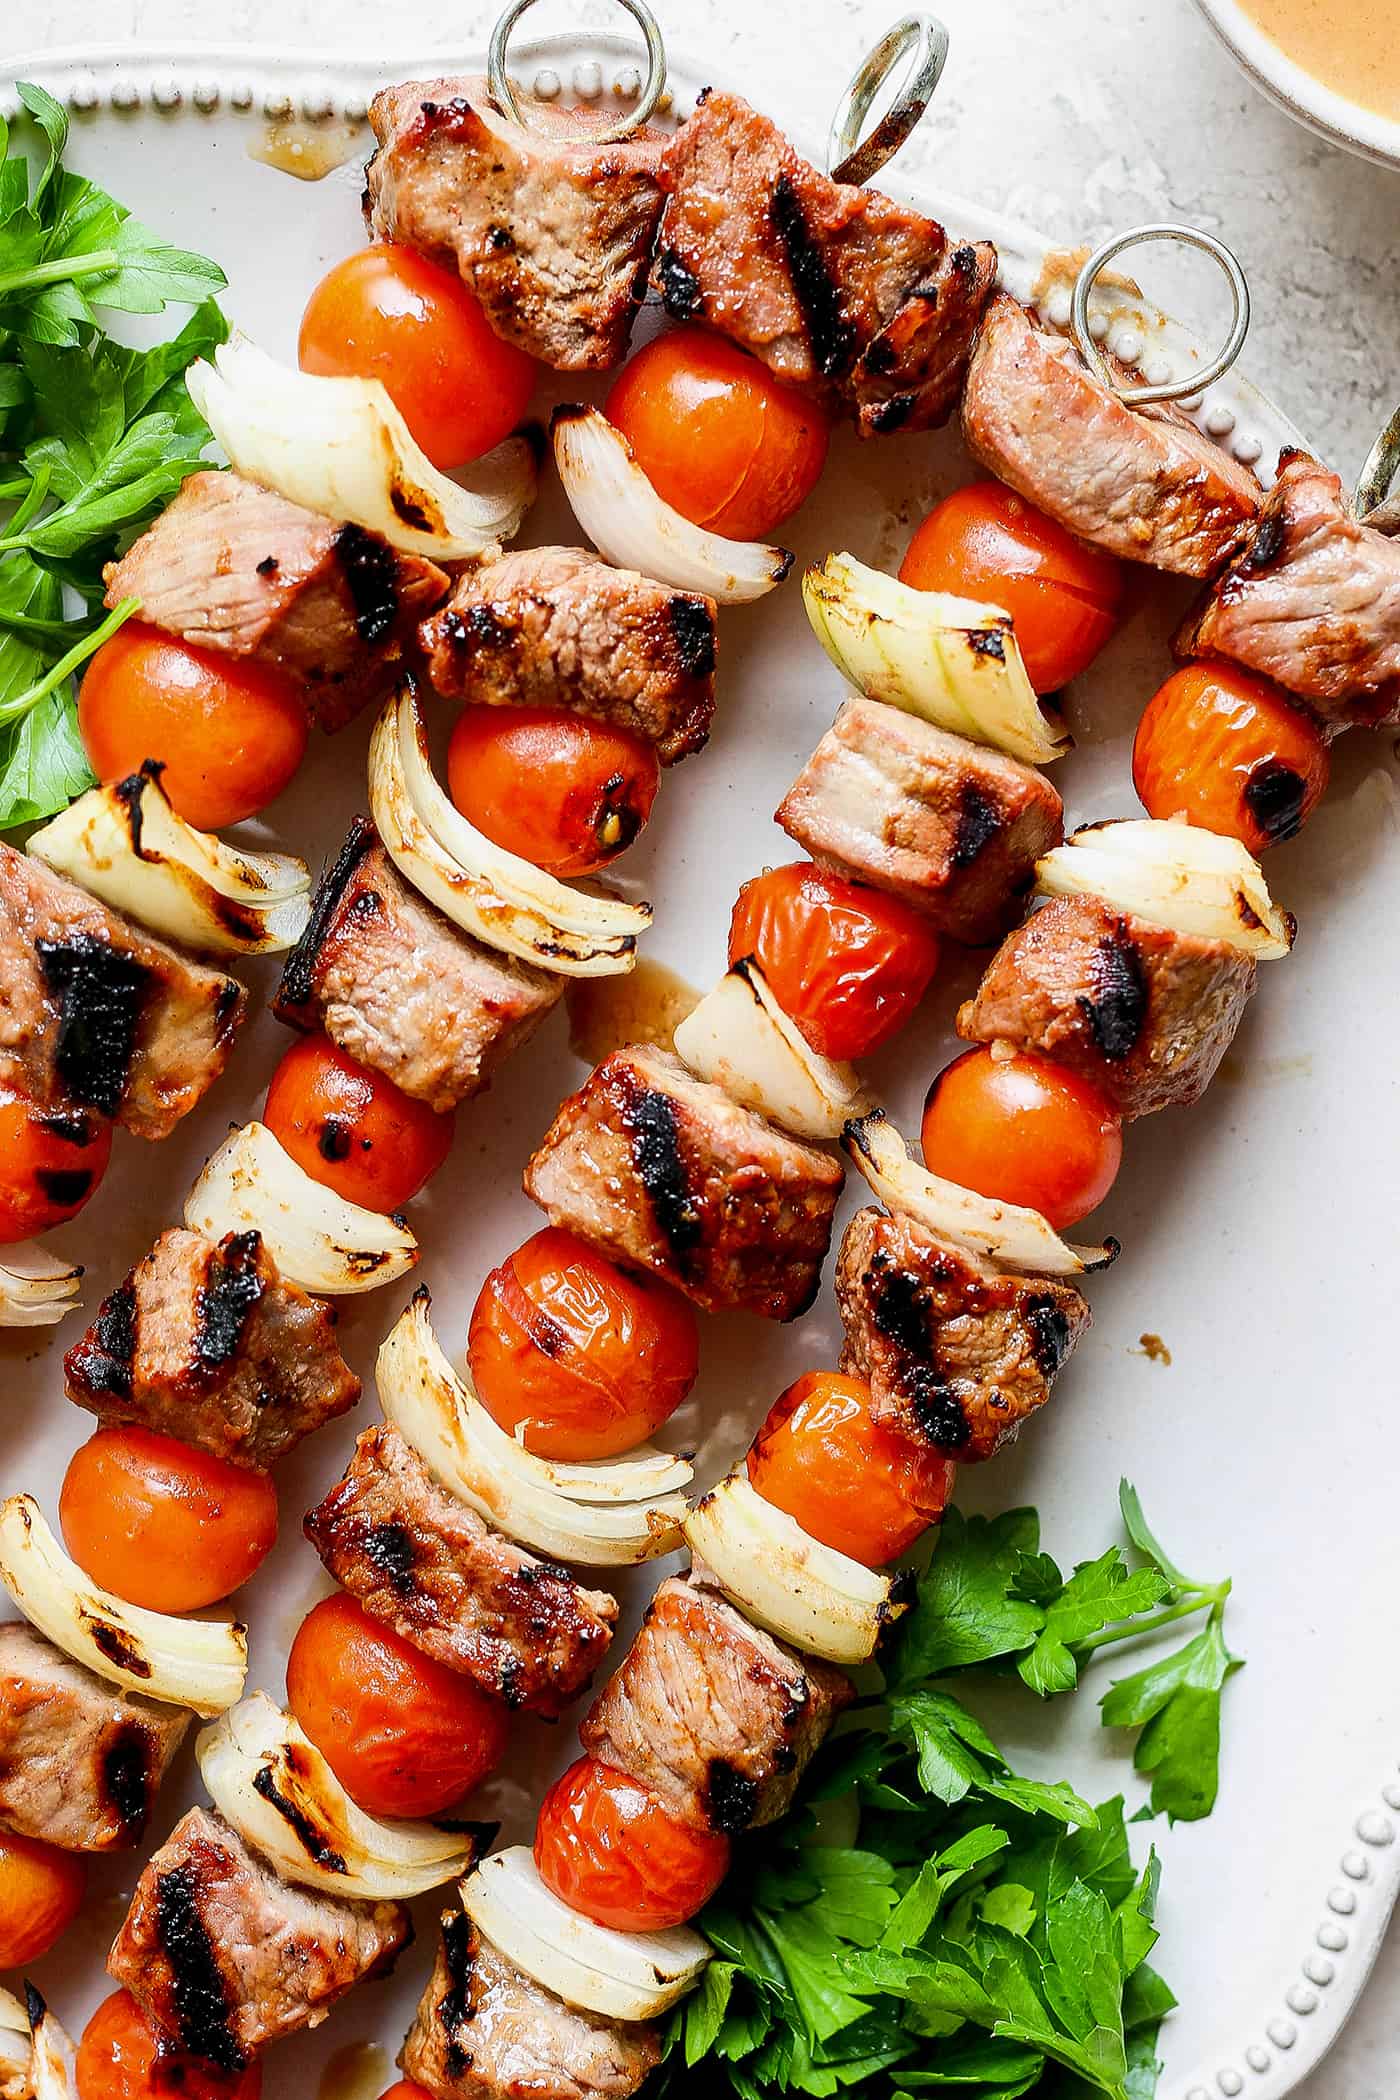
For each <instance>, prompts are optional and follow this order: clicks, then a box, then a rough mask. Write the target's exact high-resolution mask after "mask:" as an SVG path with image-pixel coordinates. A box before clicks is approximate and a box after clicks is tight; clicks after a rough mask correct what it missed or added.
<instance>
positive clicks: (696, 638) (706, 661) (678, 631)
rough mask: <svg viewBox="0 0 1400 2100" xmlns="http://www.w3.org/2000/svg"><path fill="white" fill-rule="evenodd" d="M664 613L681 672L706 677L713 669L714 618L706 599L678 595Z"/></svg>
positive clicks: (690, 675)
mask: <svg viewBox="0 0 1400 2100" xmlns="http://www.w3.org/2000/svg"><path fill="white" fill-rule="evenodd" d="M666 612H667V617H668V619H669V620H670V623H671V633H672V636H673V637H674V639H675V644H676V654H677V656H678V658H679V659H680V667H681V669H682V670H683V671H684V672H685V674H686V676H687V677H688V678H708V677H709V676H710V674H711V673H712V671H713V670H714V668H715V619H714V614H713V612H712V611H711V609H710V603H709V600H708V599H705V598H696V597H693V596H683V595H680V594H678V595H677V596H676V597H674V598H673V599H672V600H671V602H670V604H669V605H668V606H667V608H666Z"/></svg>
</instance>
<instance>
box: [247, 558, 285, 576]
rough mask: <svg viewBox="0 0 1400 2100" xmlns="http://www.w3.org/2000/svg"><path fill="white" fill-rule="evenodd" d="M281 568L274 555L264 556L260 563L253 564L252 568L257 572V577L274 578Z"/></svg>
mask: <svg viewBox="0 0 1400 2100" xmlns="http://www.w3.org/2000/svg"><path fill="white" fill-rule="evenodd" d="M281 566H282V564H281V562H280V561H278V559H277V556H276V555H275V554H265V555H264V556H263V558H262V560H261V561H259V562H254V564H253V567H254V568H255V569H256V570H257V572H258V574H259V576H275V575H276V574H277V573H278V571H279V570H280V568H281Z"/></svg>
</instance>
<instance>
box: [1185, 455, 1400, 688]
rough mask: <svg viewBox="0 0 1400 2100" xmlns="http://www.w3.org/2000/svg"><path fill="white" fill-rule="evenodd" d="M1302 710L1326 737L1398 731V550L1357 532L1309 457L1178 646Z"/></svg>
mask: <svg viewBox="0 0 1400 2100" xmlns="http://www.w3.org/2000/svg"><path fill="white" fill-rule="evenodd" d="M1174 646H1175V648H1176V653H1177V655H1178V656H1181V657H1188V656H1227V657H1229V658H1230V659H1231V660H1232V662H1234V663H1237V664H1243V665H1244V666H1245V667H1246V669H1248V670H1250V671H1257V672H1259V673H1260V674H1261V675H1262V676H1263V677H1265V678H1273V679H1276V680H1277V682H1278V683H1279V684H1280V685H1281V686H1286V687H1287V689H1288V691H1289V692H1290V693H1296V694H1298V696H1299V697H1300V698H1301V699H1303V700H1305V701H1306V702H1307V704H1308V706H1309V707H1310V708H1311V709H1312V711H1313V713H1314V714H1316V715H1320V716H1321V718H1322V720H1323V721H1324V722H1326V723H1328V724H1329V725H1330V726H1331V727H1332V728H1334V729H1348V728H1351V727H1352V726H1353V725H1354V724H1361V725H1363V726H1366V727H1382V726H1390V727H1393V726H1394V725H1395V724H1396V723H1397V722H1400V540H1395V539H1390V538H1388V537H1387V536H1386V534H1385V533H1383V532H1377V531H1375V530H1374V529H1372V528H1370V527H1368V526H1365V525H1361V524H1358V523H1357V520H1356V518H1355V516H1354V515H1353V513H1352V511H1351V508H1350V505H1349V504H1348V503H1347V500H1346V497H1345V496H1344V495H1343V494H1342V484H1341V482H1340V481H1339V480H1338V478H1337V476H1336V475H1335V474H1333V473H1330V472H1329V471H1328V469H1327V468H1326V467H1323V466H1319V465H1318V462H1317V461H1316V460H1315V459H1310V458H1309V457H1308V455H1307V454H1306V453H1305V452H1293V453H1287V454H1285V455H1284V458H1283V460H1282V461H1281V462H1280V465H1279V475H1278V479H1277V481H1276V482H1275V483H1274V485H1273V487H1272V488H1271V489H1270V491H1269V493H1268V495H1267V496H1266V497H1265V499H1264V507H1263V509H1262V510H1261V511H1260V513H1259V517H1258V520H1257V522H1256V524H1255V526H1254V529H1253V531H1252V532H1251V533H1250V536H1249V538H1248V540H1247V541H1246V542H1245V544H1244V546H1243V547H1242V548H1241V550H1240V552H1239V553H1238V554H1237V555H1236V557H1235V559H1234V561H1233V562H1232V564H1231V566H1230V568H1229V569H1228V570H1227V571H1226V573H1225V575H1224V576H1222V577H1221V578H1220V580H1219V582H1218V583H1217V584H1216V586H1215V589H1214V590H1213V592H1212V593H1211V595H1210V597H1209V598H1208V599H1207V600H1206V602H1205V604H1204V605H1203V606H1201V607H1200V608H1199V609H1198V610H1197V611H1196V612H1195V613H1193V614H1192V616H1191V618H1190V619H1189V620H1188V621H1187V622H1186V624H1185V626H1184V627H1183V628H1182V629H1181V631H1180V632H1179V633H1178V635H1177V636H1176V640H1175V645H1174Z"/></svg>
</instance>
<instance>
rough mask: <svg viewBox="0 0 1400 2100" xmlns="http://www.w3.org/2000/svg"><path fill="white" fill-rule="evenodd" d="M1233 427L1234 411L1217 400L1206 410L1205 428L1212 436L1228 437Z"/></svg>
mask: <svg viewBox="0 0 1400 2100" xmlns="http://www.w3.org/2000/svg"><path fill="white" fill-rule="evenodd" d="M1234 427H1235V411H1234V410H1233V408H1227V407H1226V406H1225V404H1224V402H1223V401H1217V402H1214V403H1213V404H1212V406H1211V407H1210V408H1208V409H1207V410H1206V429H1207V430H1208V431H1209V432H1210V434H1211V436H1212V437H1213V438H1223V437H1228V436H1229V435H1230V432H1231V431H1232V430H1233V429H1234Z"/></svg>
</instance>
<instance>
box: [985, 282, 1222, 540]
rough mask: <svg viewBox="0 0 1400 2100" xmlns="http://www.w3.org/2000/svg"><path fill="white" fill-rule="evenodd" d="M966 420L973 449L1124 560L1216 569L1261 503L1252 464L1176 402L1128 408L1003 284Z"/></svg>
mask: <svg viewBox="0 0 1400 2100" xmlns="http://www.w3.org/2000/svg"><path fill="white" fill-rule="evenodd" d="M962 423H963V435H964V437H965V438H966V440H967V445H968V450H969V451H970V452H971V453H972V455H973V457H974V459H977V460H980V461H981V463H982V465H983V466H984V467H989V468H990V469H991V471H992V472H993V473H994V474H995V475H996V476H997V477H998V478H999V479H1000V480H1002V481H1004V482H1006V483H1008V485H1009V486H1010V487H1011V488H1013V489H1015V490H1016V492H1017V493H1018V495H1022V496H1024V497H1025V498H1026V500H1027V501H1028V502H1030V503H1033V504H1034V505H1035V506H1036V508H1037V509H1038V510H1043V511H1045V512H1046V513H1047V514H1048V515H1049V516H1050V517H1052V518H1057V519H1058V520H1059V522H1060V524H1061V525H1063V526H1064V527H1065V528H1066V529H1067V530H1068V531H1070V532H1073V533H1076V534H1078V536H1079V538H1080V539H1082V540H1090V541H1092V543H1093V545H1094V546H1096V547H1102V548H1104V549H1105V550H1106V552H1108V553H1110V554H1117V555H1120V556H1121V557H1122V558H1123V559H1124V560H1125V561H1140V562H1148V563H1150V565H1151V566H1152V567H1153V568H1155V569H1169V570H1171V571H1173V572H1174V573H1175V574H1177V575H1180V576H1213V575H1214V574H1215V571H1216V570H1217V569H1218V568H1220V567H1221V565H1222V564H1223V563H1224V562H1226V561H1228V559H1229V557H1230V555H1231V554H1232V553H1233V552H1234V550H1235V548H1236V547H1237V546H1238V545H1239V543H1240V541H1241V539H1242V538H1243V537H1244V535H1245V533H1246V532H1247V531H1248V529H1249V526H1250V524H1251V522H1252V520H1253V518H1254V516H1255V513H1256V512H1257V510H1258V508H1259V503H1260V499H1261V494H1262V492H1261V490H1260V487H1259V483H1258V481H1257V480H1256V479H1255V477H1254V475H1253V474H1252V473H1251V472H1250V470H1249V468H1248V467H1243V466H1241V465H1240V464H1239V462H1238V461H1237V460H1234V459H1232V458H1231V457H1230V455H1229V453H1228V452H1226V451H1225V450H1224V449H1223V448H1222V447H1221V446H1220V445H1217V444H1216V443H1215V441H1214V439H1212V438H1208V437H1206V436H1205V435H1204V434H1203V433H1202V432H1201V431H1199V430H1198V429H1197V428H1196V426H1195V424H1194V423H1192V422H1191V421H1190V420H1189V418H1188V417H1187V416H1186V415H1185V414H1184V413H1183V412H1182V411H1181V410H1180V409H1178V408H1176V407H1175V406H1174V405H1173V404H1172V403H1170V402H1160V403H1155V404H1153V405H1151V406H1149V407H1146V408H1140V409H1138V408H1129V407H1127V406H1126V405H1125V404H1124V403H1123V402H1122V401H1120V400H1119V399H1118V397H1117V395H1116V394H1114V393H1112V392H1111V391H1110V390H1109V388H1108V387H1106V386H1104V385H1103V384H1102V383H1101V382H1100V381H1099V380H1097V379H1095V378H1094V377H1093V376H1092V375H1091V374H1090V373H1089V372H1087V371H1086V370H1085V368H1084V366H1083V364H1082V363H1081V362H1080V360H1079V356H1078V354H1077V352H1076V351H1075V349H1074V346H1073V344H1071V343H1069V342H1068V341H1066V340H1065V338H1064V337H1062V336H1057V335H1049V334H1047V333H1046V332H1045V331H1044V330H1042V329H1039V328H1037V327H1036V326H1035V324H1034V322H1033V321H1032V320H1031V318H1030V315H1029V314H1028V313H1027V312H1026V310H1025V308H1024V307H1023V306H1020V305H1018V304H1017V302H1016V300H1014V299H1012V298H1010V297H1008V295H1007V294H1006V293H1004V292H1002V293H999V294H998V296H997V297H996V298H995V299H994V300H993V301H992V303H991V305H990V306H989V307H988V308H987V312H986V315H985V318H984V319H983V322H982V326H981V329H980V331H979V333H978V337H977V347H976V349H975V350H974V352H973V356H972V364H971V366H970V368H969V370H968V375H967V386H966V389H965V391H964V393H963V404H962Z"/></svg>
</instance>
